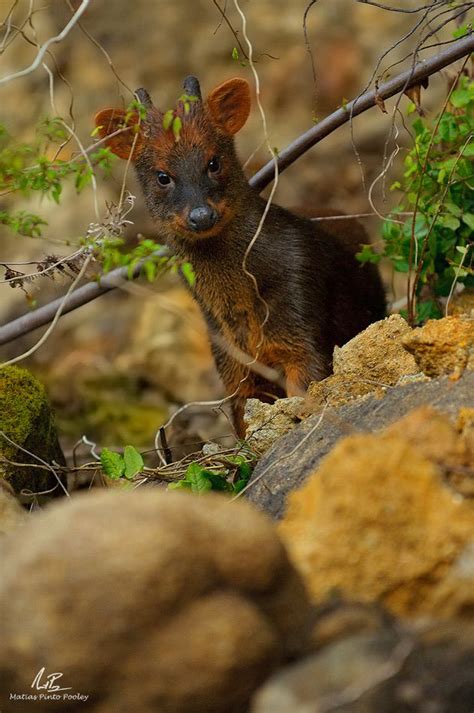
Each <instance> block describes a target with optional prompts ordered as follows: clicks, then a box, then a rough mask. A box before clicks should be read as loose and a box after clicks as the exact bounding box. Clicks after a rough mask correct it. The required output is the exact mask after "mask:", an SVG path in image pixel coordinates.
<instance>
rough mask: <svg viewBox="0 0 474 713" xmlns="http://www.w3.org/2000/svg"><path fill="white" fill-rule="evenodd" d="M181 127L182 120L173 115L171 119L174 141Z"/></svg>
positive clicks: (177, 137) (179, 133)
mask: <svg viewBox="0 0 474 713" xmlns="http://www.w3.org/2000/svg"><path fill="white" fill-rule="evenodd" d="M182 128H183V122H182V121H181V119H180V117H179V116H175V118H174V119H173V124H172V129H173V134H174V138H175V141H179V138H180V136H181V129H182Z"/></svg>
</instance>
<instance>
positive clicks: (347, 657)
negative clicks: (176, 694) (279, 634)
mask: <svg viewBox="0 0 474 713" xmlns="http://www.w3.org/2000/svg"><path fill="white" fill-rule="evenodd" d="M473 660H474V625H472V624H470V625H468V626H466V624H465V623H459V622H458V623H455V622H453V623H450V624H444V625H439V624H436V625H435V626H426V627H425V628H424V629H423V630H422V631H420V632H419V633H416V632H414V631H410V630H406V629H403V628H402V627H400V626H397V627H394V626H390V625H389V624H388V623H386V624H385V626H384V627H381V628H380V629H379V630H377V631H375V632H362V633H358V634H355V635H348V636H347V637H345V638H344V639H342V640H340V641H336V642H334V643H331V644H330V645H329V646H327V647H325V648H324V649H323V650H322V651H320V652H318V653H317V654H313V655H312V656H310V657H308V658H305V659H303V660H302V661H298V662H297V663H295V664H292V665H291V666H288V667H286V668H283V669H281V670H280V671H278V672H277V673H276V674H274V675H273V676H272V678H271V679H270V680H269V681H268V682H267V683H266V684H265V685H264V686H263V687H262V689H261V690H260V691H258V693H257V694H256V696H255V699H254V701H253V705H252V708H251V713H342V712H344V713H401V712H402V711H403V713H469V712H470V711H471V710H472V703H473V701H474V676H473V675H472V661H473Z"/></svg>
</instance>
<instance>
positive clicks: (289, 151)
mask: <svg viewBox="0 0 474 713" xmlns="http://www.w3.org/2000/svg"><path fill="white" fill-rule="evenodd" d="M473 51H474V34H472V33H471V34H469V35H468V36H467V37H462V38H461V39H459V40H456V42H454V43H453V44H452V45H450V46H449V47H448V48H447V49H445V50H443V51H442V52H439V54H437V55H435V56H433V57H431V58H430V59H428V60H425V61H421V62H418V63H417V64H416V65H415V66H414V67H412V68H410V69H409V70H407V71H406V72H402V73H401V74H399V75H397V76H396V77H394V78H393V79H390V80H389V81H388V82H384V84H381V85H380V86H379V87H378V90H377V91H375V90H374V89H372V90H369V91H367V92H365V93H364V94H363V95H362V96H360V97H358V98H357V99H356V100H354V101H353V102H351V103H349V104H347V105H346V106H345V107H344V108H341V109H338V110H337V111H335V112H333V113H332V114H330V115H329V116H328V117H326V118H325V119H323V120H322V121H320V122H319V123H318V124H316V125H315V126H313V127H311V128H310V129H309V130H308V131H306V132H305V133H304V134H302V135H301V136H299V137H298V138H297V139H296V140H295V141H293V143H291V144H290V145H289V146H287V148H286V149H284V150H283V151H281V152H280V154H279V156H278V158H277V163H278V169H279V171H280V172H282V171H284V170H285V169H286V168H288V167H289V166H291V164H292V163H294V162H295V161H296V160H297V159H298V158H300V156H302V155H303V154H304V153H306V151H308V150H309V149H310V148H312V147H313V146H315V144H317V143H318V142H319V141H321V140H322V139H324V138H325V137H326V136H328V135H329V134H331V133H332V132H333V131H335V130H336V129H338V128H339V127H340V126H342V125H343V124H346V123H347V122H348V121H349V120H350V118H351V115H352V116H357V115H359V114H362V113H363V112H364V111H367V110H368V109H371V108H372V107H373V106H376V103H377V102H376V100H377V99H378V98H379V97H380V98H382V99H389V98H390V97H392V96H394V95H395V94H397V93H398V92H400V91H401V90H402V89H403V90H404V89H406V88H408V87H410V86H412V85H414V84H418V83H419V82H420V81H421V80H422V79H425V78H426V77H429V76H431V75H432V74H435V73H436V72H438V71H439V70H440V69H443V68H444V67H447V66H448V65H450V64H452V63H453V62H456V61H457V60H458V59H461V58H462V57H465V56H466V55H468V54H470V53H471V52H473ZM274 175H275V161H274V160H273V159H272V160H271V161H269V162H268V163H267V164H266V165H265V166H264V167H263V168H262V169H260V171H258V172H257V173H256V174H255V175H254V176H253V177H252V178H251V179H250V181H249V183H250V185H251V186H252V188H254V189H255V190H257V191H262V190H263V189H264V188H265V187H266V186H267V185H268V184H269V183H270V181H272V180H273V178H274ZM139 274H140V268H139V266H137V267H136V268H135V270H134V271H133V275H132V277H138V276H139ZM117 276H118V277H120V278H126V277H127V270H126V269H124V268H120V269H118V270H113V271H112V272H110V273H109V274H108V275H106V276H105V277H104V278H102V279H101V282H100V283H97V282H93V283H89V284H87V285H84V286H83V287H80V288H79V289H77V290H76V291H75V292H74V293H73V294H72V295H71V296H70V297H69V298H68V300H67V302H66V303H65V305H64V308H63V314H66V313H67V312H70V311H71V310H73V309H77V307H81V306H82V305H84V304H86V303H87V302H90V301H91V300H93V299H95V298H96V297H99V296H100V295H102V294H104V293H105V292H109V291H110V290H113V289H115V284H114V278H116V277H117ZM58 302H59V301H58V300H55V302H52V303H49V304H46V305H44V306H43V307H40V308H39V309H37V310H35V312H31V313H29V314H26V315H24V316H22V317H19V318H18V319H16V320H14V321H13V322H10V323H9V324H6V325H5V326H4V327H0V345H2V344H7V343H8V342H11V341H13V340H14V339H16V338H18V337H20V336H22V335H24V334H28V333H29V332H31V331H32V330H33V329H36V328H37V327H41V326H43V325H45V324H47V323H48V322H50V321H51V319H52V318H53V317H54V314H55V312H56V309H57V307H58Z"/></svg>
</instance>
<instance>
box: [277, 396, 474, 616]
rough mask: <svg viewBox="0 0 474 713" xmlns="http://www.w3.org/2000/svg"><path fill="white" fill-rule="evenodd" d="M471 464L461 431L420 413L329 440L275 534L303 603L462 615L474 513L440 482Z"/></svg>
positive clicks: (470, 575)
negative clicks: (353, 603) (294, 570)
mask: <svg viewBox="0 0 474 713" xmlns="http://www.w3.org/2000/svg"><path fill="white" fill-rule="evenodd" d="M423 441H424V444H422V442H423ZM420 444H422V445H420ZM473 463H474V450H473V449H471V444H470V443H469V442H465V441H464V437H463V434H462V433H461V434H460V433H457V432H456V431H455V429H454V428H452V427H451V425H450V423H449V421H448V420H447V419H446V418H442V417H441V416H439V415H437V414H436V413H433V411H432V410H430V409H427V408H424V409H421V410H420V412H419V413H418V414H417V413H414V414H410V415H409V416H408V417H406V418H405V419H402V421H400V422H399V423H398V424H394V425H392V426H391V427H389V428H387V429H386V430H385V431H384V432H382V433H380V434H370V435H355V436H349V437H348V438H345V439H344V440H342V441H341V442H340V443H338V444H337V445H336V447H335V448H334V449H333V450H332V451H331V453H330V454H329V455H328V456H326V458H325V459H324V460H323V461H322V462H321V464H320V466H319V468H318V469H317V470H316V471H315V472H314V473H313V474H312V475H311V476H310V478H309V480H308V481H307V483H306V484H305V485H304V486H303V488H301V490H298V491H296V492H295V493H293V494H292V495H291V496H290V497H289V505H288V512H287V514H286V516H285V518H284V520H283V521H282V523H281V524H280V528H279V531H280V534H281V536H282V537H283V540H284V542H285V543H286V545H287V547H288V549H289V552H290V555H291V557H292V559H293V561H294V563H295V564H296V565H297V567H298V568H299V570H300V571H301V572H302V573H303V574H304V576H305V580H306V583H307V585H308V587H309V590H310V592H311V594H312V596H313V599H314V600H315V601H317V602H321V601H325V600H326V599H328V598H329V597H330V596H331V595H332V593H333V592H334V591H339V592H340V593H341V594H342V595H343V596H344V597H348V598H350V599H355V600H358V601H367V602H374V601H375V602H382V603H383V604H384V605H385V606H386V607H388V608H389V609H391V610H392V611H394V612H395V613H397V614H399V615H404V616H408V617H413V616H417V615H420V614H429V615H431V616H438V617H441V616H443V617H444V616H463V615H469V612H471V615H472V612H474V558H473V551H474V506H473V504H472V502H471V501H469V500H467V499H466V500H464V499H462V498H460V497H459V495H457V494H456V493H455V492H454V490H453V489H452V488H451V487H449V486H448V485H447V483H446V480H445V478H446V475H447V474H448V473H449V472H451V471H454V472H456V471H460V472H463V471H465V472H469V468H470V467H472V464H473ZM470 477H471V478H472V471H471V476H470Z"/></svg>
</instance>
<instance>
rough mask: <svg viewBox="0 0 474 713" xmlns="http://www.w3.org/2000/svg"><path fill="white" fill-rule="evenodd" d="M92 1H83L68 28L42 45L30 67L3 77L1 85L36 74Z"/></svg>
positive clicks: (0, 80) (0, 81)
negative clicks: (54, 46) (51, 48)
mask: <svg viewBox="0 0 474 713" xmlns="http://www.w3.org/2000/svg"><path fill="white" fill-rule="evenodd" d="M89 3H90V0H82V3H81V4H80V6H79V7H78V9H77V10H76V12H75V13H74V15H73V16H72V17H71V19H70V20H69V22H68V23H67V25H66V27H65V28H64V29H63V31H62V32H60V33H59V35H56V36H55V37H50V38H49V40H47V41H46V42H45V43H44V45H42V46H41V47H40V49H39V51H38V54H37V55H36V57H35V59H34V60H33V62H32V63H31V64H30V66H29V67H25V69H22V70H20V71H19V72H15V73H14V74H8V75H7V76H6V77H2V78H1V79H0V84H6V83H7V82H11V81H12V80H13V79H19V78H20V77H24V76H25V75H27V74H31V72H34V71H35V69H37V68H38V67H39V66H40V64H41V62H42V61H43V57H44V56H45V54H46V52H47V51H48V49H49V47H50V46H51V45H52V44H55V43H57V42H62V41H63V40H64V38H65V37H66V36H67V35H68V34H69V32H70V31H71V30H72V28H73V27H74V25H75V24H76V22H77V21H78V20H79V18H80V17H81V15H82V14H83V12H84V11H85V10H86V9H87V6H88V5H89Z"/></svg>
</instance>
